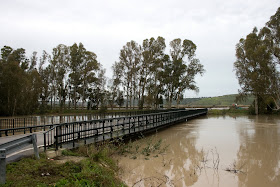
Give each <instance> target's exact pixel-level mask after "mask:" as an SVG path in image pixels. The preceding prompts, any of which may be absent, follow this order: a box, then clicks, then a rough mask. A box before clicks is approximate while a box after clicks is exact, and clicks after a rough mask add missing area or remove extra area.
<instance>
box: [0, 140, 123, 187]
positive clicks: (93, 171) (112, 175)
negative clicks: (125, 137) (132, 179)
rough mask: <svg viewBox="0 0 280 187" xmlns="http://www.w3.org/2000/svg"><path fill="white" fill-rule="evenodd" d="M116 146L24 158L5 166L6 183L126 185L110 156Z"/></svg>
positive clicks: (23, 184) (86, 148)
mask: <svg viewBox="0 0 280 187" xmlns="http://www.w3.org/2000/svg"><path fill="white" fill-rule="evenodd" d="M115 150H116V147H112V146H111V145H110V144H108V145H104V146H100V147H95V146H93V145H90V146H83V147H81V148H78V149H75V150H73V151H71V150H64V151H62V155H61V156H56V157H54V158H52V157H49V156H48V155H47V154H45V153H42V154H40V159H39V160H36V159H35V158H34V157H30V158H24V159H21V160H20V161H18V162H14V163H11V164H8V165H7V177H6V184H5V185H0V186H1V187H10V186H42V187H43V186H57V187H60V186H61V187H62V186H126V185H125V184H124V183H123V182H122V181H121V180H120V179H119V178H118V172H119V167H118V165H117V162H116V160H115V159H113V154H114V151H115Z"/></svg>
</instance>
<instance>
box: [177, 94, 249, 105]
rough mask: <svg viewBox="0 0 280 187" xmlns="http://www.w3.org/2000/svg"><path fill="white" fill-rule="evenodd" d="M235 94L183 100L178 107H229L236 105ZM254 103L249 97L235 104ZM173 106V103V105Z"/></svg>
mask: <svg viewBox="0 0 280 187" xmlns="http://www.w3.org/2000/svg"><path fill="white" fill-rule="evenodd" d="M236 96H237V94H232V95H223V96H218V97H201V98H184V100H183V101H182V102H181V103H180V105H190V106H194V105H196V106H206V105H208V106H209V105H215V106H225V105H226V106H230V105H232V104H234V103H236V101H235V98H236ZM253 101H254V98H253V97H249V98H248V99H247V100H246V101H243V102H237V104H238V105H251V104H252V103H253ZM174 104H175V103H174Z"/></svg>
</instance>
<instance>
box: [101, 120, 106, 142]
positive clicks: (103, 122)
mask: <svg viewBox="0 0 280 187" xmlns="http://www.w3.org/2000/svg"><path fill="white" fill-rule="evenodd" d="M104 126H105V120H103V121H102V129H103V133H102V134H103V141H104V140H105V127H104Z"/></svg>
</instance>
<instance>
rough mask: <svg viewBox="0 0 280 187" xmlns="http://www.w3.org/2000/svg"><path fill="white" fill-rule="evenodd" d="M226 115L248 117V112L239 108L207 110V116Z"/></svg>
mask: <svg viewBox="0 0 280 187" xmlns="http://www.w3.org/2000/svg"><path fill="white" fill-rule="evenodd" d="M227 114H240V115H250V113H249V110H248V109H244V108H239V109H235V108H230V109H222V110H218V109H209V110H208V115H227Z"/></svg>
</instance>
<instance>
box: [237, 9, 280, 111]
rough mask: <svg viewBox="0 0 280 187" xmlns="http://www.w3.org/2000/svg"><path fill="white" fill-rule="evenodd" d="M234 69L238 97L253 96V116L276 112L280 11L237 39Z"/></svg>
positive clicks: (279, 87)
mask: <svg viewBox="0 0 280 187" xmlns="http://www.w3.org/2000/svg"><path fill="white" fill-rule="evenodd" d="M234 70H235V72H236V76H237V78H238V81H239V84H240V87H241V89H240V90H239V98H241V99H243V98H246V97H247V96H248V95H253V96H254V97H255V101H254V111H255V114H259V113H263V112H266V111H267V110H273V109H276V110H279V109H280V8H278V10H277V12H276V13H275V14H274V15H273V16H271V18H270V20H269V21H268V22H267V23H266V24H265V26H264V27H263V28H261V29H260V30H258V29H257V28H254V29H253V31H252V32H251V33H249V34H248V35H247V36H246V38H241V39H240V41H239V43H238V44H237V45H236V61H235V63H234Z"/></svg>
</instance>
